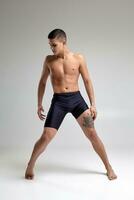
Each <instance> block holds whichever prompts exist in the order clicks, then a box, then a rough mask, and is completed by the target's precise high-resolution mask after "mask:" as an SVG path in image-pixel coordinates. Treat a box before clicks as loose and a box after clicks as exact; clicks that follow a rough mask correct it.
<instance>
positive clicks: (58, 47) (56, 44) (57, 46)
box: [49, 39, 64, 55]
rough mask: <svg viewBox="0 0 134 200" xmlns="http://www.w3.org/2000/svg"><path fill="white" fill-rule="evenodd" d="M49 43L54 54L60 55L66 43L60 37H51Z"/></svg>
mask: <svg viewBox="0 0 134 200" xmlns="http://www.w3.org/2000/svg"><path fill="white" fill-rule="evenodd" d="M49 45H50V48H51V50H52V52H53V53H54V55H58V54H59V53H61V52H63V47H64V44H63V42H62V41H60V40H58V39H49Z"/></svg>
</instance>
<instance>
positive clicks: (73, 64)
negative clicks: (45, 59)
mask: <svg viewBox="0 0 134 200" xmlns="http://www.w3.org/2000/svg"><path fill="white" fill-rule="evenodd" d="M49 69H50V74H51V76H54V77H55V78H56V77H57V78H59V77H63V76H65V75H66V76H77V75H78V74H79V62H78V60H76V59H71V60H69V59H68V60H64V61H63V60H57V61H56V60H55V61H52V62H50V63H49Z"/></svg>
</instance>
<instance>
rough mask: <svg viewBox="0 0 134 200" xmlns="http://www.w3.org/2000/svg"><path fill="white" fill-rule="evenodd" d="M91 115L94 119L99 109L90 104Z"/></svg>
mask: <svg viewBox="0 0 134 200" xmlns="http://www.w3.org/2000/svg"><path fill="white" fill-rule="evenodd" d="M90 111H91V116H92V117H93V120H95V119H96V117H97V110H96V107H95V106H90Z"/></svg>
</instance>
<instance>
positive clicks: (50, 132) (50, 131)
mask: <svg viewBox="0 0 134 200" xmlns="http://www.w3.org/2000/svg"><path fill="white" fill-rule="evenodd" d="M56 132H57V130H56V129H54V128H49V127H48V128H46V127H44V130H43V133H42V136H41V138H40V139H41V141H42V142H50V141H51V140H52V138H53V137H54V136H55V134H56Z"/></svg>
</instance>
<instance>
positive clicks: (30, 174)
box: [25, 165, 34, 180]
mask: <svg viewBox="0 0 134 200" xmlns="http://www.w3.org/2000/svg"><path fill="white" fill-rule="evenodd" d="M33 178H34V173H33V167H31V166H30V165H28V166H27V169H26V172H25V179H29V180H32V179H33Z"/></svg>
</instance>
